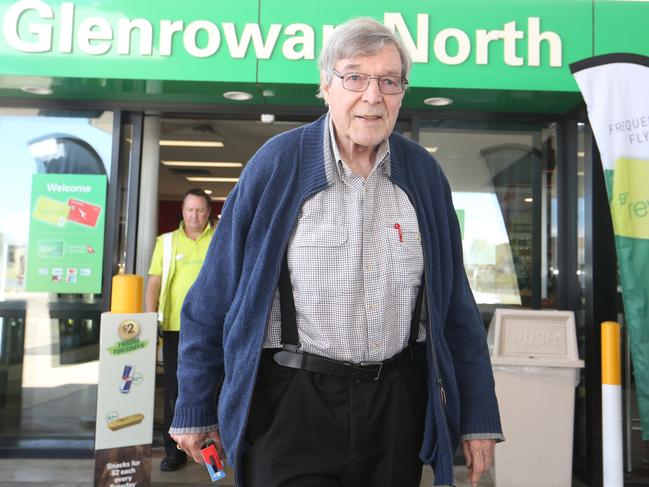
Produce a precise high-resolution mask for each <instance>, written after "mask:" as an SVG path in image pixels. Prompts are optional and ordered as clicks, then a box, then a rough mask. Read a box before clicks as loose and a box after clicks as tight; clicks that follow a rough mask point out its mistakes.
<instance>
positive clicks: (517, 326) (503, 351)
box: [487, 308, 584, 367]
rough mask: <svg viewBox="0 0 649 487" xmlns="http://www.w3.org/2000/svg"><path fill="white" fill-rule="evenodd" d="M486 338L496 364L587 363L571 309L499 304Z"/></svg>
mask: <svg viewBox="0 0 649 487" xmlns="http://www.w3.org/2000/svg"><path fill="white" fill-rule="evenodd" d="M487 341H488V343H489V352H490V355H491V363H492V364H494V365H521V366H545V367H583V366H584V361H583V360H579V352H578V350H577V334H576V330H575V315H574V313H573V312H572V311H558V310H525V309H505V308H497V309H496V311H495V313H494V315H493V318H492V319H491V323H490V324H489V333H488V336H487Z"/></svg>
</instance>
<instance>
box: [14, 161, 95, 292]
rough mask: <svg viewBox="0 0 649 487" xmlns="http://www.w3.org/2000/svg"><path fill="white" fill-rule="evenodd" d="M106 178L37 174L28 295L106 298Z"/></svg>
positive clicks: (31, 220)
mask: <svg viewBox="0 0 649 487" xmlns="http://www.w3.org/2000/svg"><path fill="white" fill-rule="evenodd" d="M105 205H106V176H103V175H85V174H35V175H34V176H33V177H32V199H31V211H30V222H29V245H28V250H27V282H26V288H27V291H34V292H51V293H100V292H101V274H102V261H103V254H104V222H105V213H106V211H105Z"/></svg>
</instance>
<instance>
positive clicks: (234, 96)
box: [223, 91, 252, 101]
mask: <svg viewBox="0 0 649 487" xmlns="http://www.w3.org/2000/svg"><path fill="white" fill-rule="evenodd" d="M223 98H227V99H228V100H234V101H246V100H250V99H252V94H251V93H248V92H247V91H226V92H225V93H223Z"/></svg>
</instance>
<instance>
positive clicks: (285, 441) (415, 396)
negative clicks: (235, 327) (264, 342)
mask: <svg viewBox="0 0 649 487" xmlns="http://www.w3.org/2000/svg"><path fill="white" fill-rule="evenodd" d="M416 351H417V353H416V354H415V356H414V358H411V355H410V354H409V353H404V354H402V356H401V358H400V363H399V365H398V366H397V367H395V368H393V369H391V370H389V371H388V372H387V373H385V374H384V376H383V377H381V379H379V380H378V381H370V382H350V381H348V380H345V379H338V378H332V377H328V376H325V375H322V374H316V373H312V372H306V371H303V370H296V369H291V368H286V367H283V366H281V365H277V364H276V363H275V362H274V361H273V359H272V354H273V351H271V350H268V351H264V352H263V353H262V359H261V365H260V370H259V376H258V378H257V383H256V386H255V391H254V395H253V401H252V406H251V410H250V415H249V418H248V428H247V430H246V439H247V441H248V443H249V445H250V446H249V449H248V450H247V452H246V453H245V455H244V458H243V464H242V467H241V468H242V469H243V477H244V484H245V486H246V487H262V486H263V487H310V486H313V487H364V486H368V487H370V486H371V487H417V486H419V483H420V482H421V470H422V463H421V461H420V460H419V457H418V453H419V449H420V447H421V440H422V436H423V429H424V412H425V407H426V399H427V385H426V357H425V351H424V348H423V347H419V346H417V347H416Z"/></svg>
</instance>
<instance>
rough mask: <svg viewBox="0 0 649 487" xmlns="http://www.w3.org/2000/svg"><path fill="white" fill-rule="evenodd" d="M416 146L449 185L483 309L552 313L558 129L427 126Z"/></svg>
mask: <svg viewBox="0 0 649 487" xmlns="http://www.w3.org/2000/svg"><path fill="white" fill-rule="evenodd" d="M419 142H420V143H421V144H422V145H423V146H424V147H426V148H427V150H428V151H429V152H430V153H431V154H432V155H433V156H434V157H435V158H436V159H437V160H438V161H439V162H440V164H441V165H442V167H443V169H444V172H445V173H446V175H447V177H448V179H449V182H450V185H451V188H452V191H453V202H454V204H455V207H456V210H457V213H458V218H459V221H460V225H461V230H462V239H463V246H464V264H465V268H466V272H467V275H468V278H469V282H470V284H471V289H472V290H473V293H474V296H475V298H476V301H477V302H478V304H480V305H481V309H483V310H485V309H486V310H489V309H492V308H493V307H496V306H524V307H533V308H540V307H552V306H554V303H555V301H556V286H555V284H554V283H555V279H554V277H555V276H556V274H558V271H557V270H556V267H555V265H554V264H553V263H554V262H555V260H556V252H557V249H556V245H557V234H556V233H557V228H556V212H557V198H556V177H555V174H554V173H555V170H556V168H555V152H556V134H555V131H554V129H553V125H551V124H541V123H538V124H533V123H505V122H467V121H423V122H421V124H420V127H419ZM553 215H554V216H553ZM487 318H489V316H487Z"/></svg>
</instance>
